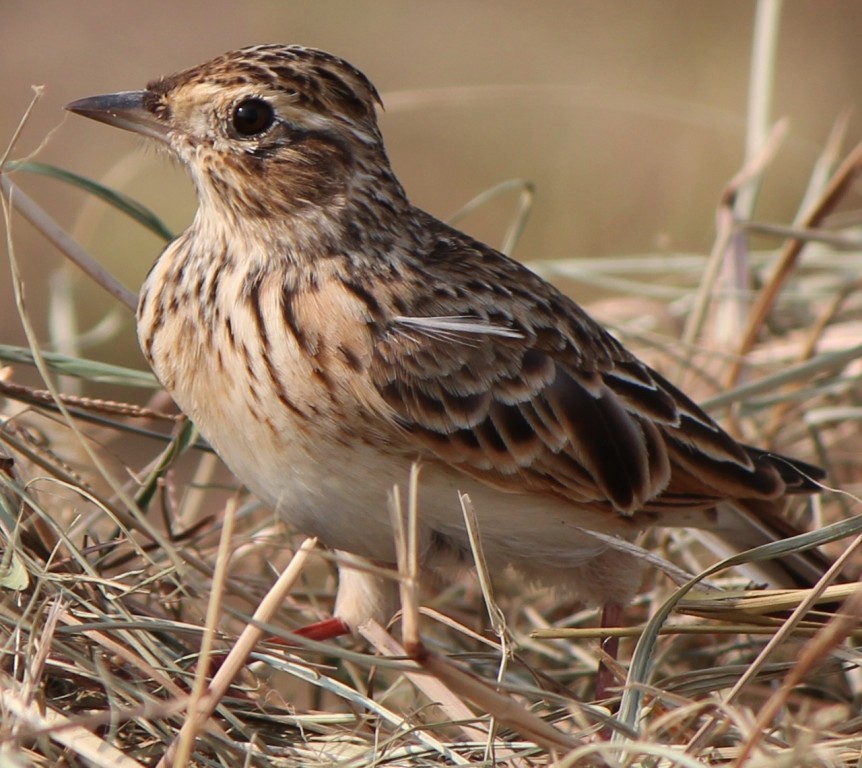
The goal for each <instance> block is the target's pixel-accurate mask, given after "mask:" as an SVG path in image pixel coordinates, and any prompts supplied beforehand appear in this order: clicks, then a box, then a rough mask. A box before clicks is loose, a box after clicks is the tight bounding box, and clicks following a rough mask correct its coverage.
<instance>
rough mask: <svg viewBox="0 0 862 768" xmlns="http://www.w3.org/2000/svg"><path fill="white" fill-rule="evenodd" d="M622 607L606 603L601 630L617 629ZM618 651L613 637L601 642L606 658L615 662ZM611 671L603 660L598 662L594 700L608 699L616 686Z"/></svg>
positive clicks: (618, 641)
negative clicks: (610, 691)
mask: <svg viewBox="0 0 862 768" xmlns="http://www.w3.org/2000/svg"><path fill="white" fill-rule="evenodd" d="M622 618H623V607H622V605H620V603H616V602H613V601H612V602H608V603H605V604H604V606H603V607H602V618H601V628H602V629H606V628H608V627H618V626H620V623H621V622H622ZM619 650H620V639H619V638H618V637H615V636H610V637H606V638H605V639H604V640H602V651H603V652H604V654H605V655H607V657H608V658H610V659H613V660H614V661H616V659H617V654H618V653H619ZM616 682H617V681H616V678H615V676H614V672H613V670H612V669H611V668H610V667H609V666H608V665H607V664H606V663H605V661H604V659H601V660H600V661H599V669H598V672H597V673H596V700H597V701H601V700H602V699H605V698H607V697H608V695H609V694H608V691H609V690H610V689H611V687H612V686H614V685H615V684H616Z"/></svg>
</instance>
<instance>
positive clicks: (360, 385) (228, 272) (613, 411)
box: [67, 45, 823, 637]
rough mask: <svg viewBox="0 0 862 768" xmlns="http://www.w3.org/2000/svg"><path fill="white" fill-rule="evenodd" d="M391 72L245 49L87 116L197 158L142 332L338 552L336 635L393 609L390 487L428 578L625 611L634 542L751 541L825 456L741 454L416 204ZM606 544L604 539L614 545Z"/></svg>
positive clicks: (495, 257) (214, 428) (590, 331)
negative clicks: (401, 154)
mask: <svg viewBox="0 0 862 768" xmlns="http://www.w3.org/2000/svg"><path fill="white" fill-rule="evenodd" d="M379 106H381V100H380V97H379V95H378V93H377V91H376V90H375V87H374V86H373V85H372V83H371V82H370V81H369V80H368V78H367V77H365V75H363V74H362V73H361V72H360V71H359V70H358V69H356V68H355V67H354V66H352V65H351V64H349V63H347V62H346V61H344V60H342V59H340V58H337V57H336V56H333V55H331V54H329V53H325V52H323V51H320V50H314V49H311V48H305V47H300V46H296V45H260V46H255V47H250V48H244V49H242V50H237V51H232V52H229V53H226V54H224V55H222V56H218V57H217V58H215V59H213V60H211V61H209V62H207V63H205V64H201V65H200V66H197V67H194V68H192V69H188V70H186V71H184V72H180V73H178V74H175V75H172V76H169V77H163V78H161V79H158V80H154V81H152V82H151V83H150V84H149V85H148V86H147V87H146V88H145V89H144V90H141V91H127V92H123V93H114V94H109V95H103V96H95V97H92V98H86V99H82V100H79V101H75V102H73V103H71V104H69V105H68V107H67V108H68V109H69V110H71V111H73V112H76V113H78V114H81V115H84V116H86V117H89V118H93V119H95V120H98V121H101V122H104V123H108V124H109V125H113V126H117V127H119V128H124V129H126V130H130V131H133V132H135V133H138V134H141V135H143V136H147V137H149V138H151V139H153V140H154V141H156V142H158V143H160V144H161V145H163V146H164V147H166V148H167V149H168V150H169V151H170V152H171V153H172V154H173V155H174V156H176V158H178V159H179V160H180V161H181V162H182V164H184V165H185V167H186V168H187V169H188V171H189V173H190V175H191V178H192V180H193V182H194V185H195V188H196V190H197V196H198V201H199V205H198V209H197V212H196V214H195V217H194V220H193V221H192V223H191V225H190V226H189V227H188V229H186V230H185V231H184V232H183V233H182V234H181V235H179V237H177V238H176V239H175V240H174V241H173V242H171V243H170V244H169V245H168V246H167V247H166V248H165V250H164V251H163V252H162V254H161V255H160V256H159V258H158V259H157V260H156V262H155V264H154V265H153V267H152V269H151V271H150V273H149V275H148V277H147V279H146V281H145V283H144V285H143V288H142V290H141V293H140V305H139V308H138V334H139V338H140V343H141V347H142V348H143V351H144V354H145V355H146V358H147V360H148V361H149V362H150V365H151V366H152V368H153V371H154V372H155V374H156V376H158V378H159V380H160V381H161V383H162V384H163V385H164V387H165V389H166V390H167V391H168V392H169V393H170V394H171V396H172V397H173V398H174V400H175V401H176V402H177V404H178V405H179V407H180V408H181V409H182V410H183V411H184V412H185V413H186V414H187V415H188V416H189V417H190V418H191V419H193V420H194V422H195V424H196V425H197V426H198V427H199V429H200V431H201V432H202V433H203V435H204V436H205V437H206V439H207V440H208V441H209V442H210V444H211V445H212V446H213V448H214V449H215V450H216V452H217V453H218V454H219V456H221V458H222V459H223V460H224V462H225V463H226V464H227V465H228V467H230V468H231V470H232V471H233V472H234V473H235V474H236V476H237V477H238V478H239V479H240V480H241V481H242V482H243V483H244V484H245V485H246V486H248V488H249V489H251V491H253V492H254V493H255V494H256V495H257V496H258V497H259V498H260V499H261V500H262V501H263V502H265V503H266V504H267V505H269V506H271V507H272V508H273V509H274V510H276V511H277V512H278V513H279V514H280V515H282V516H283V517H284V519H285V520H287V521H289V522H290V524H291V525H292V526H293V527H294V528H295V529H296V530H298V531H301V532H304V533H306V534H309V535H314V536H317V537H319V538H320V540H321V541H322V542H323V543H324V544H325V545H326V546H328V547H330V548H332V549H333V550H335V551H336V552H337V553H338V557H337V560H338V563H339V589H338V594H337V598H336V602H335V609H334V619H333V620H330V621H328V622H323V623H321V624H319V625H316V629H314V630H311V631H309V634H311V635H312V636H316V637H324V636H332V635H336V634H339V633H343V632H347V631H350V630H355V629H357V628H358V627H359V626H360V625H361V624H362V623H363V622H365V621H367V620H368V619H372V618H373V619H376V620H378V621H386V620H388V619H389V618H390V616H391V615H392V613H393V612H394V611H395V610H396V608H397V600H396V598H397V590H396V583H395V582H394V581H392V580H389V579H385V578H382V577H381V576H379V575H376V574H378V573H379V569H375V570H369V569H368V567H367V566H368V564H369V563H374V564H377V565H379V564H384V565H392V564H394V563H395V560H396V554H395V545H394V541H393V533H392V529H391V522H390V512H389V508H388V504H387V496H388V494H389V493H390V492H391V489H392V488H393V486H396V485H398V486H400V487H401V488H404V487H405V485H406V483H407V478H408V476H409V472H410V468H411V466H412V465H413V464H414V462H419V465H420V467H421V474H420V483H419V495H418V499H419V504H418V507H419V518H420V531H419V547H420V559H421V565H422V568H423V569H424V570H425V571H426V572H429V573H431V572H437V571H439V570H440V569H444V568H446V567H447V566H452V565H457V564H463V563H468V562H469V561H470V558H471V549H470V543H469V541H468V537H467V533H466V530H465V524H464V520H463V514H462V508H461V504H460V502H459V496H458V494H459V493H466V494H468V495H469V496H470V498H471V499H472V503H473V507H474V509H475V514H476V516H477V520H478V525H479V529H480V532H481V538H482V544H483V550H484V555H485V558H486V560H487V562H488V565H489V567H490V569H491V570H492V572H494V571H500V570H502V569H504V568H506V567H510V566H511V567H514V568H515V569H516V570H517V571H519V572H520V573H521V574H523V577H524V578H525V579H526V580H528V581H531V582H538V583H540V584H548V585H553V586H556V587H561V588H564V589H566V590H569V591H570V592H571V593H572V594H573V595H577V596H579V597H581V598H583V599H585V600H587V601H589V602H592V603H597V604H600V605H604V606H605V607H606V609H608V610H611V609H612V608H615V607H617V606H621V605H623V604H625V603H626V602H627V601H629V600H630V599H631V598H632V596H633V595H634V594H635V593H636V591H637V589H638V587H639V584H640V580H641V567H640V560H639V559H638V558H637V557H635V556H634V555H632V554H630V553H627V552H624V551H621V550H620V548H619V547H616V546H615V542H616V541H618V540H620V541H624V540H629V539H631V538H632V537H634V536H635V535H636V534H637V533H638V532H640V531H642V530H644V529H645V528H647V527H649V526H654V525H655V526H693V527H697V528H701V529H705V530H709V531H712V532H713V533H715V534H717V535H719V536H721V537H723V538H724V539H726V540H727V541H729V542H730V543H731V544H733V545H735V546H737V547H740V548H747V547H749V546H751V545H752V544H755V543H758V542H759V541H764V540H766V539H767V538H768V537H769V536H770V535H772V532H773V531H775V530H779V531H780V530H781V524H780V518H779V517H778V515H779V513H780V511H781V510H782V508H783V506H784V503H785V501H786V497H787V496H788V495H789V494H807V493H812V492H814V491H816V490H818V485H817V482H816V481H817V479H818V478H821V477H822V476H823V475H822V472H821V471H820V470H819V469H818V468H816V467H813V466H810V465H808V464H805V463H802V462H799V461H795V460H792V459H788V458H785V457H783V456H779V455H776V454H772V453H768V452H765V451H762V450H758V449H756V448H753V447H749V446H746V445H742V444H740V443H739V442H737V441H736V440H735V439H733V438H732V437H730V436H729V435H728V434H727V433H726V432H725V431H723V430H722V429H721V428H720V427H719V426H718V425H717V424H716V423H715V422H714V421H713V420H712V419H711V418H710V417H709V416H707V415H706V414H705V413H704V412H703V411H702V410H701V409H700V408H699V407H698V406H697V405H696V404H695V403H694V402H692V400H690V399H689V398H688V397H686V395H684V394H683V393H682V392H681V391H679V390H678V389H677V388H676V387H674V386H673V385H672V384H671V383H669V382H668V381H667V380H666V379H664V378H663V377H662V376H661V375H659V374H658V373H657V372H656V371H654V370H652V369H651V368H649V367H648V366H647V365H645V364H644V363H643V362H641V361H639V360H638V359H637V358H636V357H635V356H634V355H633V354H632V353H631V352H629V351H628V350H627V349H626V348H625V347H624V346H623V345H622V344H621V343H620V342H619V341H617V340H616V339H615V338H614V337H613V336H611V335H610V334H609V333H608V332H607V331H605V330H604V329H603V328H602V327H601V326H600V325H599V324H597V323H596V322H595V321H594V320H593V319H591V318H590V317H589V316H588V315H587V314H586V313H585V312H584V310H582V309H581V308H580V307H579V306H578V305H577V304H575V303H574V302H573V301H572V300H571V299H569V298H567V297H566V296H565V295H564V294H562V293H561V292H560V291H559V290H557V289H556V288H555V287H553V286H552V285H550V284H549V283H548V282H546V281H545V280H543V279H542V278H541V277H539V276H537V275H536V274H534V273H533V272H532V271H530V270H529V269H527V268H526V267H525V266H523V265H521V264H520V263H518V262H516V261H514V260H513V259H511V258H509V257H508V256H505V255H504V254H502V253H500V252H498V251H496V250H494V249H493V248H491V247H489V246H487V245H484V244H483V243H481V242H477V241H476V240H474V239H473V238H471V237H469V236H468V235H466V234H464V233H463V232H460V231H458V230H456V229H453V228H452V227H450V226H447V225H446V224H444V223H443V222H441V221H439V220H438V219H436V218H434V217H433V216H431V215H429V214H428V213H425V212H424V211H422V210H420V209H419V208H416V207H415V206H414V205H412V204H411V202H410V200H409V199H408V197H407V195H406V194H405V192H404V189H403V188H402V187H401V184H400V183H399V182H398V179H397V178H396V177H395V175H394V174H393V172H392V169H391V167H390V163H389V160H388V158H387V155H386V151H385V149H384V144H383V139H382V136H381V132H380V129H379V127H378V122H377V108H378V107H379ZM596 534H600V535H598V536H597V535H596Z"/></svg>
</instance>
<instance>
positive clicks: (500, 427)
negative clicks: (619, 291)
mask: <svg viewBox="0 0 862 768" xmlns="http://www.w3.org/2000/svg"><path fill="white" fill-rule="evenodd" d="M438 226H439V225H438ZM449 234H450V237H448V238H445V239H442V240H440V241H438V242H437V243H436V244H435V246H434V247H433V248H432V250H431V251H430V253H429V254H428V256H427V258H426V259H425V260H424V261H423V262H422V263H421V265H420V264H417V265H416V272H415V274H414V275H413V276H412V277H413V279H414V287H413V291H412V292H411V293H410V295H411V296H412V300H410V301H407V302H405V301H404V299H403V297H402V300H401V303H402V305H403V306H401V307H400V309H401V310H403V311H404V312H405V313H409V314H410V315H411V316H413V317H424V318H433V317H435V316H438V317H465V318H471V319H472V320H474V321H475V322H477V323H480V322H483V323H486V324H487V327H488V328H489V329H491V330H489V332H487V333H480V332H476V331H475V329H474V330H472V331H471V332H470V333H463V334H462V333H458V332H451V331H450V332H447V333H434V332H433V330H426V331H423V330H420V329H417V328H416V327H411V328H410V329H409V331H408V330H405V329H404V328H402V327H399V326H398V324H397V323H390V324H389V326H387V327H386V328H383V329H381V332H380V334H379V337H378V339H377V343H376V347H375V356H374V361H373V363H372V368H371V374H372V378H373V380H374V383H375V385H376V386H377V388H378V391H379V392H380V393H381V395H382V396H383V398H384V400H385V401H386V403H387V404H388V405H389V407H390V408H392V410H393V411H394V413H395V414H396V417H397V419H398V421H399V423H400V426H401V427H402V428H403V429H404V430H406V431H407V432H408V433H410V434H412V435H413V436H414V437H415V439H416V441H417V447H418V446H423V447H424V448H425V449H426V450H428V451H429V452H430V453H431V454H433V455H434V456H436V457H437V458H439V459H440V460H442V461H445V462H447V463H448V464H450V465H452V466H454V467H457V468H459V469H460V470H462V471H464V472H465V473H467V474H470V475H472V476H474V477H478V478H480V479H483V480H485V481H486V482H488V483H490V484H492V485H495V486H499V487H504V488H507V489H510V490H512V491H533V492H544V493H550V494H554V495H557V496H561V497H563V498H565V499H567V500H569V501H572V502H575V503H581V504H591V505H602V506H606V507H608V508H609V509H613V510H616V511H617V512H619V513H621V514H623V515H632V514H635V513H636V512H638V511H640V510H643V511H645V512H648V513H650V514H652V515H656V514H658V515H660V514H661V513H662V512H663V511H667V512H668V513H671V514H672V513H673V512H674V511H676V510H679V509H681V508H689V509H690V508H693V507H709V506H712V505H713V504H714V503H715V502H716V501H718V500H721V499H774V498H777V497H779V496H781V495H783V494H784V493H785V492H787V491H791V492H792V491H794V490H811V489H812V486H811V484H808V485H806V483H805V482H804V481H801V480H800V479H799V477H800V476H799V471H798V470H802V471H806V470H807V471H808V473H809V474H810V475H811V476H812V477H814V478H815V479H816V478H817V477H820V476H822V474H821V473H820V472H819V471H818V470H817V469H816V468H814V467H810V466H808V465H801V464H797V465H795V464H794V463H793V462H785V463H782V462H784V460H783V457H773V456H770V455H769V454H766V453H763V452H760V451H756V450H754V449H750V448H748V447H746V446H743V445H740V444H739V443H737V442H736V441H735V440H734V439H733V438H731V437H730V436H729V435H728V434H727V433H726V432H724V431H723V430H722V429H721V428H720V427H719V426H718V425H717V424H716V423H715V422H714V421H713V420H712V419H710V418H709V417H708V416H707V415H706V414H705V413H704V412H703V411H702V410H701V409H700V408H699V407H698V406H697V405H695V404H694V403H693V402H692V401H691V400H690V399H689V398H688V397H686V396H685V395H684V394H683V393H682V392H680V391H679V390H678V389H676V388H675V387H674V386H673V385H671V384H670V383H669V382H667V381H666V380H665V379H664V378H663V377H661V376H660V375H659V374H658V373H656V372H655V371H653V370H651V369H650V368H649V367H647V366H646V365H644V364H643V363H641V362H640V361H638V360H637V359H636V358H635V357H634V356H633V355H631V354H630V353H629V352H628V351H626V350H625V348H624V347H622V345H620V344H619V343H618V342H617V341H616V340H615V339H614V338H613V337H611V336H610V335H609V334H608V333H607V332H606V331H604V330H603V329H602V328H601V327H600V326H599V325H598V324H597V323H595V322H594V321H593V320H592V319H591V318H590V317H588V316H587V315H586V313H584V312H583V311H582V310H581V309H580V308H579V307H578V306H577V305H576V304H575V303H574V302H572V301H571V300H569V299H568V298H566V297H565V296H563V295H562V294H561V293H559V291H557V290H556V289H555V288H553V287H552V286H551V285H549V284H548V283H546V282H545V281H543V280H542V279H541V278H539V277H538V276H536V275H534V274H533V273H532V272H530V271H528V270H527V269H526V268H524V267H522V266H521V265H519V264H518V263H517V262H514V261H512V260H511V259H508V258H507V257H505V256H503V255H502V254H499V253H497V252H496V251H493V250H491V249H489V248H486V247H485V246H482V245H481V244H479V243H476V242H474V241H470V240H469V239H467V238H466V236H463V235H461V234H460V233H457V232H455V231H454V230H450V231H449ZM465 250H469V251H471V253H470V257H469V258H465ZM476 256H480V257H481V259H479V260H478V261H477V259H476ZM465 263H469V264H470V265H471V269H472V270H473V271H472V273H471V275H469V276H465V275H464V274H463V269H464V268H463V267H462V265H463V264H465ZM477 263H481V269H479V270H477V269H476V264H477ZM408 277H409V276H408ZM500 327H505V328H508V329H510V330H514V331H517V334H516V335H513V334H509V335H504V334H500V333H495V332H494V331H493V329H494V328H500Z"/></svg>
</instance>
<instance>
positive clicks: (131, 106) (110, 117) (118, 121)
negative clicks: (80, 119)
mask: <svg viewBox="0 0 862 768" xmlns="http://www.w3.org/2000/svg"><path fill="white" fill-rule="evenodd" d="M148 95H149V93H148V92H147V91H121V92H120V93H106V94H104V95H103V96H90V97H89V98H86V99H78V100H77V101H73V102H71V103H70V104H67V105H66V109H68V110H69V111H70V112H74V113H75V114H78V115H83V116H84V117H89V118H90V119H92V120H98V121H99V122H100V123H107V124H108V125H113V126H115V127H117V128H123V129H124V130H126V131H133V132H134V133H139V134H141V135H143V136H149V137H150V138H152V139H156V140H158V141H163V142H166V141H167V140H168V126H167V125H166V124H165V123H164V122H163V121H162V120H160V119H159V118H158V117H157V116H156V115H155V114H154V113H153V112H152V111H151V110H149V109H147V107H146V98H145V97H146V96H148Z"/></svg>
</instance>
